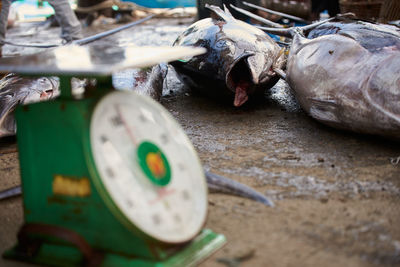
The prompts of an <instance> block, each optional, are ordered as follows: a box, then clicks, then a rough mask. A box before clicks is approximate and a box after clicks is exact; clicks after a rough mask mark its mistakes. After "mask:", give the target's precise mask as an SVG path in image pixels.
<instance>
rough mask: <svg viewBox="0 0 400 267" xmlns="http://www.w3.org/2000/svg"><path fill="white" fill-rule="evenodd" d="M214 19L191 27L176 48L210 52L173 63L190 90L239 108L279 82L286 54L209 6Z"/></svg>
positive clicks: (260, 34)
mask: <svg viewBox="0 0 400 267" xmlns="http://www.w3.org/2000/svg"><path fill="white" fill-rule="evenodd" d="M207 7H208V8H209V9H210V10H212V11H213V14H212V15H213V17H212V18H206V19H202V20H200V21H197V22H196V23H194V24H192V25H191V26H189V28H188V29H186V30H185V31H184V32H183V33H182V34H181V35H180V36H179V37H178V38H177V39H176V41H175V43H174V45H181V46H196V47H204V48H206V49H207V52H206V53H205V54H203V55H200V56H195V57H192V58H189V59H186V60H180V61H175V62H172V63H171V65H172V66H173V67H174V69H175V70H176V72H177V74H178V77H179V78H180V79H181V80H182V82H183V83H185V84H187V85H188V86H189V87H190V88H193V89H197V90H198V91H199V92H201V93H203V94H206V95H209V96H213V97H228V98H229V99H232V98H233V104H234V106H236V107H239V106H241V105H243V104H244V103H245V102H246V101H247V100H248V98H249V97H250V96H252V95H253V96H254V97H257V96H260V95H262V94H263V93H264V92H265V90H266V89H268V88H271V87H272V86H273V85H274V84H275V83H276V82H277V81H278V80H279V77H278V76H277V75H276V73H275V70H276V69H280V68H281V66H282V65H284V61H285V58H284V55H283V52H282V51H283V50H281V48H280V47H279V46H278V45H277V44H276V43H275V42H274V41H273V40H272V39H271V38H270V37H269V36H268V35H267V34H265V33H264V32H263V31H261V30H259V29H257V28H256V27H254V26H251V25H249V24H247V23H245V22H242V21H240V20H236V19H235V18H234V17H233V16H232V15H231V14H230V13H229V11H228V9H226V8H225V12H224V11H222V10H221V9H220V8H219V7H216V6H207Z"/></svg>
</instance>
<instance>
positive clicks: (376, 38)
mask: <svg viewBox="0 0 400 267" xmlns="http://www.w3.org/2000/svg"><path fill="white" fill-rule="evenodd" d="M264 29H265V30H267V31H269V32H273V33H275V34H281V35H288V34H289V35H290V36H292V38H293V41H292V43H291V48H290V54H289V57H288V60H287V70H286V81H287V82H288V84H289V85H290V87H291V88H292V89H293V91H294V93H295V95H296V98H297V99H298V101H299V103H300V105H301V107H302V108H303V109H304V110H305V111H306V112H307V113H308V114H309V115H310V116H312V117H313V118H315V119H316V120H318V121H320V122H322V123H324V124H327V125H329V126H333V127H335V128H340V129H346V130H351V131H355V132H360V133H367V134H377V135H382V136H388V137H394V138H400V29H399V28H397V27H396V26H391V25H385V24H375V23H371V22H365V21H360V20H357V19H354V18H350V17H348V16H338V17H337V18H336V20H335V21H329V22H324V23H322V24H319V25H311V26H306V27H304V28H289V29H275V30H274V29H271V28H264Z"/></svg>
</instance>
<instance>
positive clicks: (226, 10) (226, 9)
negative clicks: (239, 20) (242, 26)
mask: <svg viewBox="0 0 400 267" xmlns="http://www.w3.org/2000/svg"><path fill="white" fill-rule="evenodd" d="M224 12H225V13H226V14H227V15H230V16H231V17H232V18H234V16H233V15H232V13H231V12H230V11H229V9H228V8H227V7H226V5H225V4H224Z"/></svg>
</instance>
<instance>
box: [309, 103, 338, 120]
mask: <svg viewBox="0 0 400 267" xmlns="http://www.w3.org/2000/svg"><path fill="white" fill-rule="evenodd" d="M309 100H310V101H311V106H310V109H309V111H308V112H309V114H310V115H311V117H313V118H314V119H316V120H319V121H324V122H331V123H339V122H340V120H339V118H338V117H337V116H336V109H337V107H338V105H337V103H336V101H335V100H332V99H320V98H310V99H309Z"/></svg>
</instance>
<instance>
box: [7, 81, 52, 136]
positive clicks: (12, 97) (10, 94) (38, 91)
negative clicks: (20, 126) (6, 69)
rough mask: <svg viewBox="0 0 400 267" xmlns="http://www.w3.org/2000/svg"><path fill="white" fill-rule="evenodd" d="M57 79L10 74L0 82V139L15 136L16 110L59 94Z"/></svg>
mask: <svg viewBox="0 0 400 267" xmlns="http://www.w3.org/2000/svg"><path fill="white" fill-rule="evenodd" d="M58 88H59V80H58V78H55V77H41V78H28V77H20V76H18V75H16V74H8V75H6V76H5V77H4V78H2V79H1V80H0V137H2V136H9V135H15V133H16V125H15V119H14V110H15V108H16V106H17V105H18V104H28V103H34V102H38V101H43V100H47V99H50V98H53V97H55V96H57V95H58V94H59V89H58Z"/></svg>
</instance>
